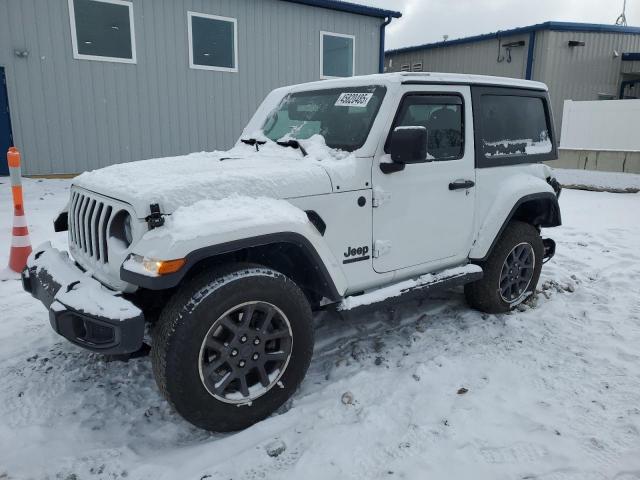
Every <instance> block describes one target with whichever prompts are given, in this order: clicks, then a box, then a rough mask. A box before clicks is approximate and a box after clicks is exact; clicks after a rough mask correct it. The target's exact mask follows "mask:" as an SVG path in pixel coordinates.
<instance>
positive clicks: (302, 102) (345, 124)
mask: <svg viewBox="0 0 640 480" xmlns="http://www.w3.org/2000/svg"><path fill="white" fill-rule="evenodd" d="M385 93H386V88H385V87H382V86H375V85H374V86H359V87H348V88H347V87H342V88H333V89H327V90H315V91H308V92H298V93H292V94H289V95H287V96H286V97H285V98H284V99H283V100H282V101H281V102H280V104H279V105H278V106H277V107H276V108H275V109H274V110H272V111H271V113H270V114H269V115H267V119H266V121H265V122H264V124H263V126H262V131H261V132H260V134H261V135H262V136H266V137H267V138H269V139H270V140H273V141H276V142H277V141H282V140H283V139H285V140H286V139H296V140H304V139H311V138H312V137H314V136H316V135H320V136H322V137H323V138H324V141H325V143H326V145H327V146H329V148H332V149H339V150H344V151H347V152H353V151H354V150H357V149H358V148H360V147H362V145H364V143H365V141H366V140H367V137H368V135H369V131H370V130H371V126H372V125H373V122H374V120H375V118H376V115H377V114H378V110H379V108H380V104H381V103H382V100H383V98H384V95H385Z"/></svg>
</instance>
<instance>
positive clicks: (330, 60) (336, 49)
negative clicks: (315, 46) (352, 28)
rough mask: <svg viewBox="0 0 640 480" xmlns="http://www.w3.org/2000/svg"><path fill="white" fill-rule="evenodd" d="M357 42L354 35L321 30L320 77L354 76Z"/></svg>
mask: <svg viewBox="0 0 640 480" xmlns="http://www.w3.org/2000/svg"><path fill="white" fill-rule="evenodd" d="M355 42H356V37H354V36H353V35H343V34H340V33H329V32H320V78H335V77H351V76H353V72H354V70H355V64H356V48H355Z"/></svg>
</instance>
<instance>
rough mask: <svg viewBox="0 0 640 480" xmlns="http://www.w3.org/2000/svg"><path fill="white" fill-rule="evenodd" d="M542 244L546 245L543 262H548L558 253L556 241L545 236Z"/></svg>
mask: <svg viewBox="0 0 640 480" xmlns="http://www.w3.org/2000/svg"><path fill="white" fill-rule="evenodd" d="M542 244H543V245H544V255H543V256H542V263H547V262H548V261H549V260H551V259H552V258H553V256H554V255H555V254H556V242H554V241H553V240H551V239H550V238H543V239H542Z"/></svg>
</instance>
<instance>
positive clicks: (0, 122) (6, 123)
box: [0, 67, 13, 175]
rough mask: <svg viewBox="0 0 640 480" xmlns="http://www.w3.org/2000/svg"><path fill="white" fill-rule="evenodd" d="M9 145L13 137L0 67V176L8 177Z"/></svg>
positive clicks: (2, 72) (7, 99)
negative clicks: (7, 155)
mask: <svg viewBox="0 0 640 480" xmlns="http://www.w3.org/2000/svg"><path fill="white" fill-rule="evenodd" d="M11 145H13V137H12V136H11V118H10V117H9V98H8V96H7V80H6V77H5V74H4V68H3V67H0V175H9V166H8V165H7V159H6V154H7V150H8V149H9V147H10V146H11Z"/></svg>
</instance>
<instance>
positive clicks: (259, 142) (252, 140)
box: [240, 138, 267, 152]
mask: <svg viewBox="0 0 640 480" xmlns="http://www.w3.org/2000/svg"><path fill="white" fill-rule="evenodd" d="M240 141H241V142H242V143H244V144H245V145H251V146H252V147H256V152H259V151H260V145H264V144H265V143H267V142H265V141H262V140H256V139H255V138H241V139H240Z"/></svg>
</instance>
